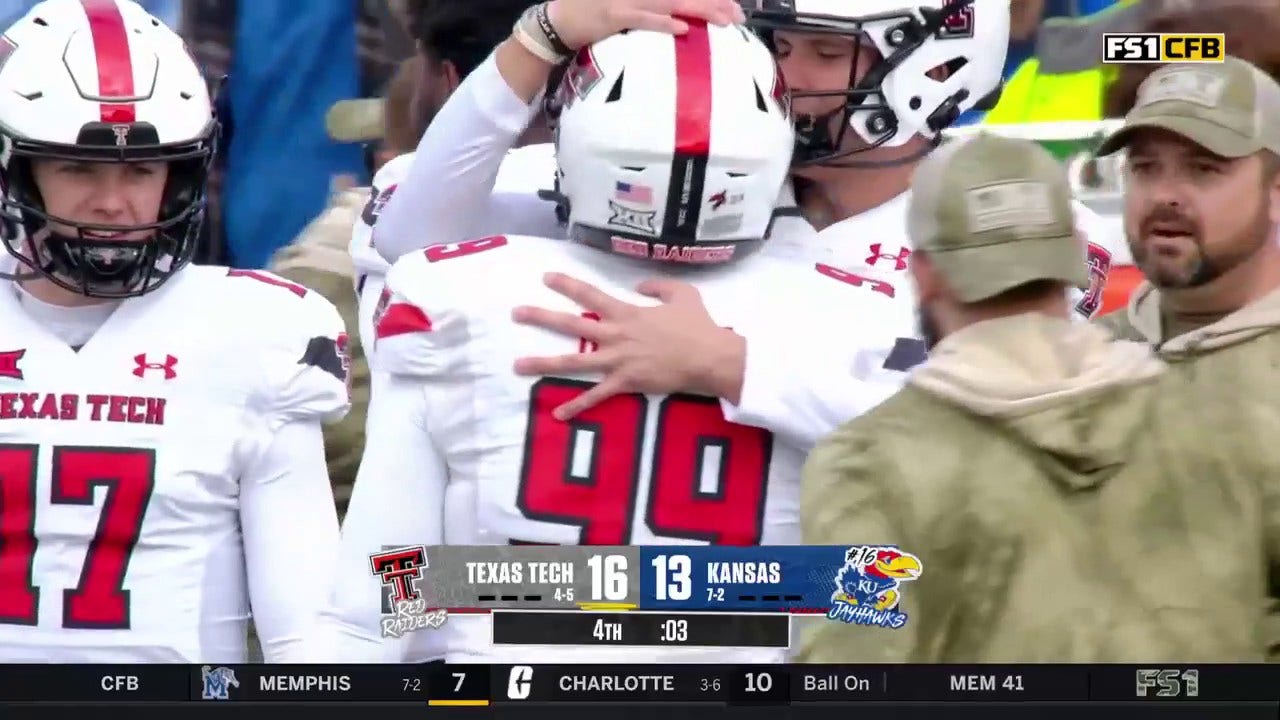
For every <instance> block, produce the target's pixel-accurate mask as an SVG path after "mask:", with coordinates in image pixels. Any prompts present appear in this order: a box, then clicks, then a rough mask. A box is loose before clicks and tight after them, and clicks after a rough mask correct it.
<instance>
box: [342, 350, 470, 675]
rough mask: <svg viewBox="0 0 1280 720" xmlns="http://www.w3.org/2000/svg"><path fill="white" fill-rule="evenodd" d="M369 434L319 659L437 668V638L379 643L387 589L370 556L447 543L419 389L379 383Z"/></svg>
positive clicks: (440, 478)
mask: <svg viewBox="0 0 1280 720" xmlns="http://www.w3.org/2000/svg"><path fill="white" fill-rule="evenodd" d="M367 430H368V443H367V445H366V447H365V454H364V459H363V461H362V462H361V464H360V471H359V474H358V475H357V476H356V484H355V489H354V491H353V493H352V496H351V504H350V506H349V508H348V510H347V516H346V519H345V520H344V521H343V526H342V542H341V546H340V547H339V548H338V552H337V555H336V556H337V566H338V567H337V577H336V578H335V584H334V585H333V588H332V592H331V593H330V598H329V600H330V603H329V607H328V609H327V610H326V611H325V614H324V615H325V616H324V623H323V628H324V629H323V632H324V635H325V637H326V641H325V645H324V646H323V647H324V650H323V651H324V652H326V653H328V655H329V659H330V660H331V661H334V662H338V661H342V662H425V661H428V660H434V659H437V658H439V657H442V656H443V654H444V653H443V646H442V643H441V638H440V633H439V632H438V631H435V630H418V631H415V632H411V633H408V634H406V635H404V636H402V637H400V638H383V637H382V630H381V622H382V614H383V612H384V606H383V603H384V601H383V597H384V589H383V586H382V584H381V582H379V580H378V578H377V577H375V576H374V575H373V572H372V570H371V568H370V565H369V555H370V554H372V553H376V552H378V551H380V550H383V549H388V548H397V547H405V546H410V545H428V546H430V545H441V544H443V543H444V493H445V487H446V485H447V482H448V474H447V470H446V465H445V462H444V458H443V457H442V455H441V454H440V453H439V452H438V451H437V450H436V448H435V445H434V444H433V443H432V440H431V438H430V436H429V435H428V433H427V426H426V404H425V392H424V388H423V385H422V383H421V381H418V380H415V379H413V378H407V377H404V376H398V375H393V376H388V377H386V378H384V379H381V380H380V381H379V383H378V388H377V392H376V393H375V394H374V395H373V397H372V402H370V404H369V424H368V427H367ZM385 609H386V610H389V608H385Z"/></svg>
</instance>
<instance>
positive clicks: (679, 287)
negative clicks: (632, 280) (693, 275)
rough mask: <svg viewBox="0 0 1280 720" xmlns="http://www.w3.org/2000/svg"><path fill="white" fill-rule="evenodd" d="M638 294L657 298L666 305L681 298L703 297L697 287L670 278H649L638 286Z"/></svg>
mask: <svg viewBox="0 0 1280 720" xmlns="http://www.w3.org/2000/svg"><path fill="white" fill-rule="evenodd" d="M636 292H638V293H640V294H641V295H644V296H646V297H651V298H657V299H658V300H661V301H662V302H664V303H669V302H674V301H676V300H679V299H681V298H697V297H701V296H700V294H699V293H698V289H697V288H696V287H694V286H692V285H690V284H689V283H686V282H681V281H679V280H672V279H670V278H649V279H648V280H645V281H644V282H642V283H640V284H639V285H637V286H636Z"/></svg>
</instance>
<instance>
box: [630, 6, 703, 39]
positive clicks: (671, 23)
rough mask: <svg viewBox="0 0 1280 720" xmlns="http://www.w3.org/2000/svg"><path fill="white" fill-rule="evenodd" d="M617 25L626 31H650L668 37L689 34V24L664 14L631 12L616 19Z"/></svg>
mask: <svg viewBox="0 0 1280 720" xmlns="http://www.w3.org/2000/svg"><path fill="white" fill-rule="evenodd" d="M618 24H619V26H621V27H624V28H626V29H628V30H651V31H653V32H661V33H667V34H668V35H683V34H685V33H687V32H689V23H687V22H685V21H683V20H681V19H679V18H675V17H671V15H669V14H667V13H665V12H648V11H645V10H636V11H632V12H629V13H626V14H623V15H620V16H619V17H618Z"/></svg>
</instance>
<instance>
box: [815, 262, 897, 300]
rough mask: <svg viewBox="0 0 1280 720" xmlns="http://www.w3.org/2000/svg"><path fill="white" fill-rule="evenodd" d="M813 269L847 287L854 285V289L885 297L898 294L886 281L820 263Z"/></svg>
mask: <svg viewBox="0 0 1280 720" xmlns="http://www.w3.org/2000/svg"><path fill="white" fill-rule="evenodd" d="M813 269H814V270H817V271H818V272H820V273H822V274H823V275H826V276H827V277H829V278H831V279H832V280H839V281H840V282H842V283H845V284H846V285H853V286H854V287H860V288H866V289H868V290H870V291H872V292H878V293H880V294H881V295H884V296H885V297H893V296H895V295H897V294H898V293H897V291H896V290H895V289H894V287H893V285H891V284H889V283H887V282H885V281H884V280H877V279H875V278H869V277H867V276H865V275H858V274H857V273H851V272H848V271H845V270H841V269H840V268H837V267H832V266H830V265H827V264H825V263H818V264H816V265H814V266H813Z"/></svg>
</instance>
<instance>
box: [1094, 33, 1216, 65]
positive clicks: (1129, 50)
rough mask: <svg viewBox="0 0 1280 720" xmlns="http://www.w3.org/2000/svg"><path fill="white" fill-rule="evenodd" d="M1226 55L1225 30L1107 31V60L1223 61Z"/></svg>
mask: <svg viewBox="0 0 1280 720" xmlns="http://www.w3.org/2000/svg"><path fill="white" fill-rule="evenodd" d="M1226 55H1227V36H1226V35H1224V34H1223V33H1201V34H1192V33H1106V34H1104V35H1103V36H1102V62H1104V63H1220V62H1222V59H1223V58H1224V57H1226Z"/></svg>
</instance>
